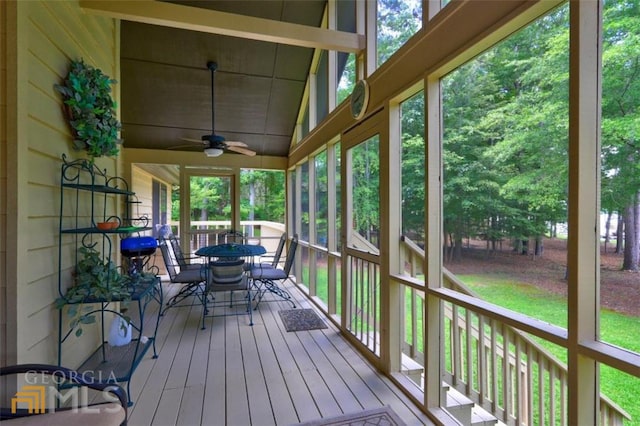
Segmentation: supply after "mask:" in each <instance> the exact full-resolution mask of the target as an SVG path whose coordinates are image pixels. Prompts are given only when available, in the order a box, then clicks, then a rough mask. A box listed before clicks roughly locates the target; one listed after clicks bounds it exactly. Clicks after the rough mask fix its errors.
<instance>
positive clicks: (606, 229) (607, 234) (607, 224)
mask: <svg viewBox="0 0 640 426" xmlns="http://www.w3.org/2000/svg"><path fill="white" fill-rule="evenodd" d="M611 214H612V213H611V212H609V213H607V221H606V222H605V224H604V252H605V253H606V252H607V244H608V243H609V238H611V235H610V232H609V230H610V229H611Z"/></svg>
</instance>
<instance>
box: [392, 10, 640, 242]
mask: <svg viewBox="0 0 640 426" xmlns="http://www.w3.org/2000/svg"><path fill="white" fill-rule="evenodd" d="M639 6H640V5H639V2H638V0H620V1H615V2H605V4H604V23H605V25H604V28H603V54H602V62H603V67H602V69H603V71H602V73H603V80H602V85H603V89H602V138H601V146H602V148H601V149H602V179H601V181H602V185H601V189H602V207H603V209H604V210H605V211H607V212H618V213H622V212H625V210H626V209H627V208H628V207H629V206H633V205H634V203H635V201H634V200H635V199H636V195H637V192H638V188H639V187H640V166H639V164H640V142H639V141H638V137H639V136H638V135H640V124H639V123H640V103H639V102H638V100H639V99H640V7H639ZM442 93H443V115H444V117H443V144H444V147H443V148H444V153H443V156H444V164H443V168H444V208H443V210H444V231H445V235H447V236H448V240H449V241H451V242H452V243H453V244H455V245H458V246H459V245H460V244H461V242H462V240H463V238H466V237H468V236H473V237H481V238H486V239H487V240H489V241H493V242H497V241H500V240H503V239H507V240H514V241H515V240H520V239H524V240H526V239H529V238H539V237H540V236H542V235H544V233H545V232H546V230H547V229H548V228H550V227H551V226H553V225H554V224H556V223H563V222H566V221H567V204H568V200H567V198H568V197H567V194H568V179H569V175H568V166H569V152H568V140H569V131H568V129H569V118H568V117H569V8H568V5H564V6H562V7H560V8H558V9H556V10H554V11H552V12H551V13H550V14H548V15H546V16H544V17H542V18H540V19H538V20H536V21H535V22H533V23H531V24H530V25H528V26H526V27H524V28H523V29H522V30H520V31H519V32H517V33H515V34H513V35H511V36H510V37H509V38H507V39H505V40H504V41H502V42H501V43H499V44H498V45H496V46H494V47H493V48H492V49H490V50H488V51H486V52H485V53H483V54H482V55H480V56H478V57H477V58H475V59H474V60H472V61H470V62H469V63H467V64H465V65H463V66H461V67H459V68H457V69H456V70H455V71H454V72H452V73H451V74H449V75H448V76H446V77H445V78H444V79H443V80H442ZM403 113H404V111H403ZM403 119H404V117H403ZM403 183H404V180H403ZM416 184H417V183H416ZM405 191H406V192H409V191H408V190H406V189H405ZM412 193H415V191H413V192H412ZM625 249H626V247H625Z"/></svg>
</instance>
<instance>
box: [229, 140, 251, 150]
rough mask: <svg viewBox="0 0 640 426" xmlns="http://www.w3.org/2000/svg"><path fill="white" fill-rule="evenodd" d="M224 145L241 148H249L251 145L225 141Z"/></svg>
mask: <svg viewBox="0 0 640 426" xmlns="http://www.w3.org/2000/svg"><path fill="white" fill-rule="evenodd" d="M224 144H225V145H227V146H240V147H242V148H249V145H247V144H246V143H244V142H240V141H224Z"/></svg>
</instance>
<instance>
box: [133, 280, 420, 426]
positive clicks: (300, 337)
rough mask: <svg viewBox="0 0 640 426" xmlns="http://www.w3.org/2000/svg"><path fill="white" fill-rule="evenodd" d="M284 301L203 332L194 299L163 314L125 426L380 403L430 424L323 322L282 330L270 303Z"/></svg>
mask: <svg viewBox="0 0 640 426" xmlns="http://www.w3.org/2000/svg"><path fill="white" fill-rule="evenodd" d="M177 288H178V287H177V286H171V288H170V291H176V290H177ZM286 288H287V289H288V290H289V291H290V292H291V293H292V296H293V297H294V299H295V303H296V306H298V307H299V308H306V307H309V306H310V303H309V301H308V300H307V299H306V298H305V296H304V295H303V294H302V293H301V292H300V291H298V290H297V289H296V288H295V287H294V286H292V285H290V284H288V285H287V286H286ZM271 296H272V295H268V296H265V297H269V298H271ZM165 300H166V298H165ZM290 307H291V306H290V304H288V303H286V302H284V301H279V300H277V299H276V300H273V301H269V302H267V301H266V300H265V301H263V303H261V304H260V306H259V308H258V310H256V311H254V312H253V314H254V318H253V319H254V326H249V325H248V317H247V316H246V315H241V316H229V317H214V318H207V319H206V329H205V330H201V329H200V327H201V322H200V321H201V313H202V310H201V306H198V305H197V304H196V306H188V307H180V308H172V309H170V310H169V311H167V312H166V313H165V315H164V317H162V319H161V322H160V328H159V330H158V335H157V340H156V344H157V346H158V353H159V358H158V359H152V358H151V355H149V356H147V357H145V359H144V360H143V361H142V362H141V363H140V365H139V366H138V369H137V370H136V372H135V373H134V375H133V380H132V394H133V395H138V397H137V399H136V400H134V402H135V404H134V406H133V407H131V408H130V418H129V424H130V425H133V426H138V425H158V426H165V425H173V424H176V425H185V426H187V425H203V426H209V425H242V426H245V425H247V426H263V425H265V426H269V425H275V426H277V425H293V424H296V423H298V422H302V421H310V420H317V419H319V418H321V417H331V416H334V415H340V414H342V413H350V412H358V411H361V410H363V409H366V408H377V407H382V406H384V405H389V406H391V407H392V408H393V409H394V411H396V413H398V415H400V417H401V418H402V419H403V420H404V421H405V422H406V423H407V424H409V425H419V424H430V422H429V420H428V418H427V417H426V416H425V415H424V414H423V413H421V412H420V411H419V410H418V409H417V407H415V406H413V404H412V403H411V402H410V401H409V400H408V398H406V397H405V396H404V395H403V394H402V392H400V391H399V390H398V389H397V388H395V386H394V385H393V384H392V382H391V381H390V380H389V379H387V378H385V377H383V376H382V375H381V374H380V373H378V372H377V371H376V370H375V368H374V367H373V366H371V365H369V364H368V363H367V362H366V360H365V359H364V357H363V356H362V355H360V354H359V353H358V352H357V351H356V350H355V349H353V348H352V347H351V346H350V345H349V344H348V343H347V342H346V341H345V340H344V338H343V337H342V336H341V335H340V332H339V330H338V329H337V328H336V327H335V326H334V325H333V324H331V323H330V322H329V321H328V320H327V323H328V324H329V327H328V328H327V329H322V330H311V331H302V332H287V331H286V330H285V328H284V325H283V323H282V320H281V318H280V316H279V314H278V310H280V309H290ZM320 315H322V314H320ZM146 323H147V321H145V327H146Z"/></svg>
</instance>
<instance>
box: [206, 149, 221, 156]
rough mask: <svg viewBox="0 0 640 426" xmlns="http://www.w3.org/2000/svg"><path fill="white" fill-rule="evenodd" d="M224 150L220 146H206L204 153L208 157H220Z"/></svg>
mask: <svg viewBox="0 0 640 426" xmlns="http://www.w3.org/2000/svg"><path fill="white" fill-rule="evenodd" d="M223 152H224V151H223V150H221V149H220V148H205V150H204V153H205V154H206V155H207V157H219V156H220V155H222V153H223Z"/></svg>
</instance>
